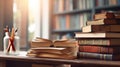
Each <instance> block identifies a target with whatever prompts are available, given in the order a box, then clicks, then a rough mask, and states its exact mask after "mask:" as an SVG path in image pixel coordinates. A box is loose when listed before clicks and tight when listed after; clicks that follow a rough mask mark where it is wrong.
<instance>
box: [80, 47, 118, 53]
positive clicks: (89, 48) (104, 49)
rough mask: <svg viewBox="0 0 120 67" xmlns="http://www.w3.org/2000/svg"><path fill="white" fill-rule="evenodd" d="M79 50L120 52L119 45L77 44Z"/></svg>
mask: <svg viewBox="0 0 120 67" xmlns="http://www.w3.org/2000/svg"><path fill="white" fill-rule="evenodd" d="M79 52H90V53H102V54H116V55H117V54H120V47H106V46H79Z"/></svg>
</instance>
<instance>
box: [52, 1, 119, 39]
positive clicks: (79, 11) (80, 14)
mask: <svg viewBox="0 0 120 67" xmlns="http://www.w3.org/2000/svg"><path fill="white" fill-rule="evenodd" d="M51 4H52V21H51V34H52V35H51V38H52V39H53V40H54V39H61V38H62V36H65V35H66V36H67V35H69V38H74V32H81V28H82V27H83V26H86V21H88V20H93V15H94V14H95V13H100V12H102V11H120V0H52V3H51Z"/></svg>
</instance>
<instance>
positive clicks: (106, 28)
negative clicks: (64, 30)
mask: <svg viewBox="0 0 120 67" xmlns="http://www.w3.org/2000/svg"><path fill="white" fill-rule="evenodd" d="M82 32H120V25H88V26H84V27H83V28H82Z"/></svg>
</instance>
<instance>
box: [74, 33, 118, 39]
mask: <svg viewBox="0 0 120 67" xmlns="http://www.w3.org/2000/svg"><path fill="white" fill-rule="evenodd" d="M75 38H120V33H87V32H84V33H83V32H76V33H75Z"/></svg>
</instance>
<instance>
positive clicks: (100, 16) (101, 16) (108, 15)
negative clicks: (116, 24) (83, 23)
mask: <svg viewBox="0 0 120 67" xmlns="http://www.w3.org/2000/svg"><path fill="white" fill-rule="evenodd" d="M106 18H109V19H113V18H115V14H114V13H113V12H103V13H98V14H95V15H94V19H95V20H98V19H106Z"/></svg>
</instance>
